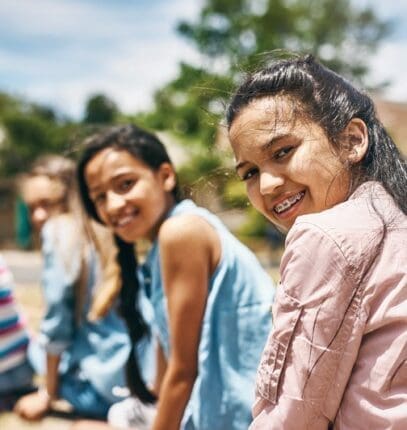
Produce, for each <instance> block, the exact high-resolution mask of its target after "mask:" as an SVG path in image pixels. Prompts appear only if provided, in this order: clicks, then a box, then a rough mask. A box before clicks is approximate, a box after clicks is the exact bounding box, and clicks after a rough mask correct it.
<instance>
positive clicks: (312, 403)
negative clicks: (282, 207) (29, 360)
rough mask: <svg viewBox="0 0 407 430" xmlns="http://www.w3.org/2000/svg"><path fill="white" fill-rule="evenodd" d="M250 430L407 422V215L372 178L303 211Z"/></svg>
mask: <svg viewBox="0 0 407 430" xmlns="http://www.w3.org/2000/svg"><path fill="white" fill-rule="evenodd" d="M273 315H274V330H273V332H272V333H271V334H270V336H269V339H268V341H267V344H266V347H265V349H264V352H263V356H262V359H261V363H260V366H259V369H258V375H257V387H256V395H257V399H256V403H255V405H254V407H253V415H254V417H255V419H254V421H253V423H252V425H251V426H250V430H273V429H279V430H282V429H283V430H294V429H295V430H301V429H312V430H319V429H328V428H333V429H336V430H345V429H346V430H348V429H349V430H357V429H367V430H385V429H391V430H406V429H407V217H406V215H404V214H403V213H402V212H401V211H400V210H399V209H398V207H397V206H396V205H395V204H394V201H393V200H392V198H391V197H390V196H389V195H388V194H387V193H386V192H385V191H384V189H383V188H382V187H381V186H380V185H379V184H378V183H375V182H368V183H365V184H363V185H362V186H360V187H359V188H358V189H357V190H356V192H355V193H354V194H353V195H352V196H351V198H350V199H349V200H347V201H346V202H344V203H342V204H340V205H337V206H335V207H334V208H332V209H329V210H326V211H324V212H321V213H319V214H312V215H306V216H302V217H299V218H298V219H297V221H296V223H295V224H294V226H293V227H292V229H291V231H290V232H289V234H288V236H287V241H286V251H285V253H284V256H283V259H282V262H281V283H280V285H279V287H278V288H277V294H276V298H275V303H274V306H273Z"/></svg>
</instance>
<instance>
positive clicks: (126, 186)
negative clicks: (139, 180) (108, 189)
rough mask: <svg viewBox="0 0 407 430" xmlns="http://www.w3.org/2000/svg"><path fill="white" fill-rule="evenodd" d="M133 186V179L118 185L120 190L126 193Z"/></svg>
mask: <svg viewBox="0 0 407 430" xmlns="http://www.w3.org/2000/svg"><path fill="white" fill-rule="evenodd" d="M134 184H135V181H134V180H133V179H125V180H123V181H122V182H121V183H120V190H121V191H128V190H129V189H130V188H131V187H132V186H133V185H134Z"/></svg>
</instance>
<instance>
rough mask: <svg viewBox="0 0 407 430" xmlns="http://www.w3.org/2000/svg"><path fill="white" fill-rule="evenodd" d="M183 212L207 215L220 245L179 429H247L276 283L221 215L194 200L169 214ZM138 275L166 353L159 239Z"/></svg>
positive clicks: (188, 201) (165, 326) (170, 215)
mask: <svg viewBox="0 0 407 430" xmlns="http://www.w3.org/2000/svg"><path fill="white" fill-rule="evenodd" d="M179 214H194V215H197V216H200V217H202V218H204V219H205V220H206V221H207V222H208V223H209V224H210V225H212V226H213V228H214V229H215V230H216V232H217V233H218V235H219V238H220V243H221V246H222V255H221V259H220V262H219V264H218V267H217V268H216V270H215V272H214V274H213V276H212V277H211V279H210V284H209V295H208V300H207V305H206V310H205V314H204V319H203V324H202V330H201V340H200V344H199V351H198V377H197V379H196V381H195V384H194V387H193V391H192V394H191V398H190V400H189V402H188V404H187V407H186V409H185V413H184V417H183V420H182V425H181V428H182V429H183V430H191V429H199V430H225V429H228V430H247V428H248V426H249V424H250V421H251V412H250V409H251V406H252V403H253V401H254V390H255V375H256V369H257V366H258V363H259V361H260V357H261V353H262V350H263V347H264V345H265V343H266V340H267V336H268V333H269V331H270V329H271V312H270V308H271V304H272V300H273V296H274V284H273V281H272V280H271V278H270V277H269V276H268V275H267V273H266V272H265V271H264V269H263V268H262V266H261V265H260V263H259V261H258V260H257V258H256V257H255V255H254V254H253V253H252V252H251V251H250V250H249V249H248V248H247V247H245V246H244V245H243V244H242V243H240V242H239V241H238V240H237V239H236V238H235V237H234V236H233V235H232V234H231V233H230V232H229V231H228V230H227V228H226V227H225V226H224V225H223V224H222V222H221V221H220V220H219V218H218V217H216V216H215V215H213V214H212V213H210V212H209V211H207V210H206V209H204V208H200V207H197V206H196V205H195V204H194V203H193V202H192V201H191V200H184V201H182V202H181V203H179V204H177V205H176V206H175V207H174V208H173V209H172V211H171V212H170V213H169V214H168V217H172V216H177V215H179ZM139 275H140V280H141V281H142V282H143V283H144V286H145V291H146V294H147V296H148V297H149V298H150V300H151V303H152V305H153V308H154V311H155V322H154V330H155V332H156V333H157V336H158V338H159V342H160V343H161V344H162V346H163V349H164V352H165V354H166V355H167V356H168V354H169V351H170V344H169V332H168V315H167V305H166V299H165V297H164V292H163V285H162V279H161V272H160V256H159V250H158V244H157V243H155V244H154V245H153V247H152V249H151V250H150V253H149V255H148V256H147V259H146V262H145V264H144V265H143V266H141V268H140V271H139Z"/></svg>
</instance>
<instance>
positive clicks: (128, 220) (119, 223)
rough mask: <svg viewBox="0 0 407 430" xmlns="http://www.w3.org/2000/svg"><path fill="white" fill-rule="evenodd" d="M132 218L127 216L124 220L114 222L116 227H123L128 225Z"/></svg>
mask: <svg viewBox="0 0 407 430" xmlns="http://www.w3.org/2000/svg"><path fill="white" fill-rule="evenodd" d="M133 218H134V216H133V215H129V216H126V217H124V218H121V219H119V220H118V221H117V222H116V225H117V227H123V226H125V225H126V224H128V223H129V222H130V221H131V220H132V219H133Z"/></svg>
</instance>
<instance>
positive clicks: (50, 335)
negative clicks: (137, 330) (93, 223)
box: [40, 215, 130, 402]
mask: <svg viewBox="0 0 407 430" xmlns="http://www.w3.org/2000/svg"><path fill="white" fill-rule="evenodd" d="M85 250H86V251H85ZM84 251H85V252H84ZM42 252H43V258H44V267H43V277H42V286H43V291H44V296H45V304H46V313H45V316H44V318H43V321H42V323H41V328H40V332H41V333H40V342H41V344H42V345H43V346H44V348H45V350H46V351H47V352H48V353H51V354H57V355H58V354H62V361H61V367H60V372H61V373H64V372H77V375H78V377H80V378H83V379H87V380H89V382H90V383H91V384H92V385H93V386H94V387H95V389H96V390H97V391H98V392H99V394H101V395H102V396H103V397H104V398H105V399H106V400H108V401H111V402H113V401H116V400H119V398H117V397H116V396H115V395H114V394H113V392H112V389H113V387H115V386H124V385H125V378H124V367H125V363H126V361H127V358H128V354H129V352H130V341H129V337H128V333H127V328H126V326H125V323H124V321H123V320H122V319H121V318H120V317H119V316H118V314H117V312H116V310H115V309H112V310H111V311H109V313H108V314H107V315H106V316H105V317H104V318H101V319H100V320H98V321H97V322H90V321H88V320H87V319H86V315H87V313H88V311H89V305H90V299H91V294H92V291H93V290H94V287H95V285H96V283H97V281H98V273H99V261H98V258H97V256H96V253H95V250H94V249H93V248H92V247H90V246H89V244H88V245H85V243H84V241H83V240H81V238H80V235H79V234H78V231H77V226H76V224H75V222H74V220H73V218H72V217H70V216H69V215H63V216H59V217H56V218H53V219H51V220H49V221H47V223H46V224H45V225H44V227H43V229H42ZM84 254H85V255H86V260H87V261H86V266H87V273H86V275H87V279H86V291H85V298H84V306H83V309H82V311H81V315H80V319H79V321H78V318H77V317H76V316H75V310H74V308H75V306H74V301H75V282H76V280H77V279H78V277H79V273H80V272H81V270H83V267H82V263H81V261H83V260H82V256H83V255H84Z"/></svg>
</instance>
